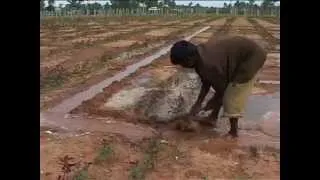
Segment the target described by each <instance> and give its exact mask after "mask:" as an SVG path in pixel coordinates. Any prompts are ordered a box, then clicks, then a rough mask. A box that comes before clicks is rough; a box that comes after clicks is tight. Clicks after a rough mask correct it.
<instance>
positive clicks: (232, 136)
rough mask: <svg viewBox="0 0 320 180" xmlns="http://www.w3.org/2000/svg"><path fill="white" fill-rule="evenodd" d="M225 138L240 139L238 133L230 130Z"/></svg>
mask: <svg viewBox="0 0 320 180" xmlns="http://www.w3.org/2000/svg"><path fill="white" fill-rule="evenodd" d="M222 137H223V138H226V139H227V140H237V139H238V134H237V133H234V132H231V131H229V132H228V133H227V134H225V135H223V136H222Z"/></svg>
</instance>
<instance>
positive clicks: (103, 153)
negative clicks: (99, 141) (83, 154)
mask: <svg viewBox="0 0 320 180" xmlns="http://www.w3.org/2000/svg"><path fill="white" fill-rule="evenodd" d="M113 155H114V151H113V149H112V147H111V146H109V145H103V147H102V148H101V149H100V152H99V154H98V156H97V157H96V159H95V161H94V162H95V163H96V164H99V163H101V162H104V161H106V160H108V159H109V158H111V157H112V156H113Z"/></svg>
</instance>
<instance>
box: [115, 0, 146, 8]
mask: <svg viewBox="0 0 320 180" xmlns="http://www.w3.org/2000/svg"><path fill="white" fill-rule="evenodd" d="M110 2H111V7H112V8H136V7H138V3H139V2H142V0H110Z"/></svg>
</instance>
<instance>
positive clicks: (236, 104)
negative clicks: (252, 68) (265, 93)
mask: <svg viewBox="0 0 320 180" xmlns="http://www.w3.org/2000/svg"><path fill="white" fill-rule="evenodd" d="M255 79H256V78H253V79H252V80H250V81H248V82H246V83H241V84H239V83H230V84H229V85H228V87H227V89H226V91H225V94H224V97H223V109H224V113H223V116H224V117H227V118H229V121H230V131H229V135H231V136H232V137H238V119H239V118H241V117H242V116H243V111H244V108H245V105H246V102H247V99H248V97H249V95H250V93H251V91H252V88H253V85H254V83H255Z"/></svg>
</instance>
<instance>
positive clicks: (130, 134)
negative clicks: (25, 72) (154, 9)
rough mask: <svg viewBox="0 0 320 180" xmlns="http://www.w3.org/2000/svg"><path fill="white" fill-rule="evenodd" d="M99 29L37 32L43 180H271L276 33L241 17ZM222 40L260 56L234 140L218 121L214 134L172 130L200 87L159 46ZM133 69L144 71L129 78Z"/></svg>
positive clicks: (276, 109)
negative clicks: (233, 40) (241, 43)
mask: <svg viewBox="0 0 320 180" xmlns="http://www.w3.org/2000/svg"><path fill="white" fill-rule="evenodd" d="M130 20H131V21H132V19H130ZM101 22H103V21H102V20H97V21H96V22H95V23H93V21H92V20H84V21H83V22H80V23H78V26H74V25H70V26H67V27H66V26H63V27H60V26H57V25H56V26H53V25H52V24H54V23H52V22H51V24H50V23H49V22H46V23H44V25H43V27H41V30H40V32H41V33H40V37H41V40H42V41H41V47H40V50H41V53H42V54H41V65H40V71H41V83H42V84H41V88H42V89H41V93H42V94H41V109H42V112H41V114H40V125H41V131H40V151H41V162H40V164H41V169H40V176H41V178H42V179H45V180H47V179H48V180H49V179H52V180H56V179H58V178H59V176H61V177H60V178H62V176H65V177H67V176H68V177H70V178H73V179H81V180H86V179H97V180H105V179H112V180H122V179H123V180H126V179H136V180H141V179H150V180H160V179H168V180H171V179H172V180H174V179H176V180H183V179H208V180H209V179H210V180H211V179H212V180H213V179H268V180H269V179H270V180H271V179H272V180H274V179H280V167H279V165H280V129H279V128H280V118H279V115H280V105H279V104H280V48H278V47H279V41H280V36H279V40H277V38H276V37H275V36H273V34H274V33H275V32H276V31H277V30H276V29H277V26H279V25H273V26H275V27H276V28H274V27H272V28H268V27H265V26H264V25H265V24H263V23H261V22H262V21H261V20H260V19H251V18H250V19H247V18H244V17H237V18H223V17H221V18H212V17H205V18H204V17H194V18H184V19H179V20H177V19H174V18H172V19H161V18H159V19H156V18H155V19H150V18H147V19H136V20H134V21H133V22H127V21H123V22H121V25H115V24H114V23H112V21H110V22H108V23H104V24H102V23H101ZM114 22H120V21H119V20H117V21H116V20H115V21H114ZM88 23H90V25H88ZM71 24H72V23H71ZM205 26H209V27H208V28H205V29H203V28H204V27H205ZM131 29H133V30H131ZM223 34H236V35H242V36H246V37H249V38H251V39H254V40H255V41H256V42H258V43H259V44H260V45H262V46H263V47H264V48H266V49H267V50H268V52H269V54H268V59H267V62H266V64H265V66H264V67H263V69H262V71H261V72H260V74H259V81H258V82H257V84H256V85H255V88H254V89H253V91H252V95H251V96H250V99H249V103H248V105H247V112H246V114H245V117H244V119H243V120H241V121H240V137H239V139H238V140H227V139H224V138H223V137H222V136H221V135H223V134H224V133H226V131H227V128H228V122H227V120H226V119H220V120H219V121H218V127H217V128H216V129H210V128H208V127H204V126H203V127H202V126H201V127H200V130H199V131H198V132H180V131H177V130H176V129H175V124H174V122H173V121H172V120H173V119H175V118H176V117H179V116H180V115H183V114H185V113H186V112H188V110H189V108H190V106H191V105H192V104H193V103H194V101H195V99H196V96H197V95H198V93H199V88H200V85H201V82H200V81H199V78H198V76H197V75H196V74H195V73H194V72H193V71H190V70H182V69H179V68H177V67H174V66H172V65H171V63H170V61H169V57H168V54H167V53H166V52H167V50H168V47H170V44H171V43H172V42H174V41H176V40H177V39H180V38H182V37H188V36H190V35H193V37H190V38H191V41H192V42H194V43H196V44H198V43H202V42H205V41H206V40H208V38H210V37H213V38H214V37H216V36H218V35H223ZM61 36H64V37H67V38H66V39H64V38H61ZM86 38H87V39H86ZM62 39H64V40H62ZM76 39H82V40H83V41H85V42H83V43H79V42H81V41H75V40H76ZM70 42H73V43H70ZM74 42H76V43H74ZM157 55H158V56H157ZM152 58H154V59H155V60H154V61H152ZM142 62H150V64H149V65H147V63H146V64H145V65H147V66H145V67H141V68H139V69H138V70H135V69H136V67H138V66H139V67H140V66H142V65H141V64H139V63H142ZM129 65H131V66H129ZM125 67H127V68H125ZM125 75H126V76H127V77H125ZM122 77H123V79H122ZM99 82H101V83H99ZM97 83H99V84H98V85H96V86H93V85H95V84H97ZM97 88H98V90H99V89H101V90H102V91H98V90H97ZM79 92H83V93H80V94H77V93H79ZM96 93H97V94H96ZM73 95H75V96H73ZM212 95H213V93H210V95H209V97H210V96H212ZM75 97H76V98H75ZM75 102H80V104H79V105H78V104H77V103H75ZM73 107H75V108H73ZM69 158H70V159H69Z"/></svg>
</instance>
